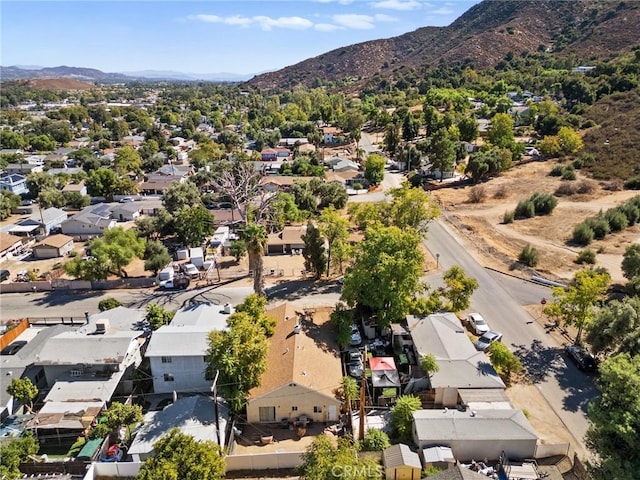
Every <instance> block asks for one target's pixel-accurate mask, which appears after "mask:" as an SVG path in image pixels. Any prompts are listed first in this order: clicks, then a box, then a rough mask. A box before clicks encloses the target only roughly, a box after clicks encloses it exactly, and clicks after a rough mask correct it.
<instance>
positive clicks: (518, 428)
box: [413, 409, 538, 444]
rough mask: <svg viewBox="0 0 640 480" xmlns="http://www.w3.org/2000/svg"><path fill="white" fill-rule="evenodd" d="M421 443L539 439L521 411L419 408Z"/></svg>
mask: <svg viewBox="0 0 640 480" xmlns="http://www.w3.org/2000/svg"><path fill="white" fill-rule="evenodd" d="M413 419H414V423H415V428H416V433H417V435H418V440H419V441H420V443H422V444H424V443H434V444H438V443H445V444H446V443H447V442H450V441H455V440H486V441H491V440H534V441H535V440H537V439H538V436H537V435H536V433H535V431H534V430H533V427H532V426H531V424H530V423H529V421H528V420H527V418H526V417H525V416H524V414H523V413H522V411H520V410H513V409H508V410H478V411H477V412H473V411H465V412H461V411H459V410H455V409H453V410H444V411H443V410H418V411H416V412H413Z"/></svg>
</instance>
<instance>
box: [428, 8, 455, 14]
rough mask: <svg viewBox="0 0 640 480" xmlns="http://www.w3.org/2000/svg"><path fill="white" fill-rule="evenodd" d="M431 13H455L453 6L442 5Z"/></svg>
mask: <svg viewBox="0 0 640 480" xmlns="http://www.w3.org/2000/svg"><path fill="white" fill-rule="evenodd" d="M431 13H435V14H436V15H451V14H452V13H453V8H451V7H440V8H438V9H436V10H433V11H432V12H431Z"/></svg>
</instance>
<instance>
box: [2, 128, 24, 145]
mask: <svg viewBox="0 0 640 480" xmlns="http://www.w3.org/2000/svg"><path fill="white" fill-rule="evenodd" d="M0 145H2V148H8V149H11V150H18V149H23V148H25V147H26V146H27V141H26V140H25V138H24V135H22V134H20V133H17V132H12V131H11V130H8V129H6V128H3V129H1V130H0Z"/></svg>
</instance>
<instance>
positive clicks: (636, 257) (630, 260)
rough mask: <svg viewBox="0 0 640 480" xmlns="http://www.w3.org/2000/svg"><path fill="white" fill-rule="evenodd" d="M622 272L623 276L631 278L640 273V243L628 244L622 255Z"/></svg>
mask: <svg viewBox="0 0 640 480" xmlns="http://www.w3.org/2000/svg"><path fill="white" fill-rule="evenodd" d="M622 273H623V274H624V277H625V278H628V279H632V278H634V277H637V276H638V275H640V245H639V244H637V243H634V244H632V245H629V246H628V247H627V248H626V249H625V251H624V255H623V256H622Z"/></svg>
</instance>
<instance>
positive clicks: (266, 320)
mask: <svg viewBox="0 0 640 480" xmlns="http://www.w3.org/2000/svg"><path fill="white" fill-rule="evenodd" d="M266 307H267V299H266V298H265V297H264V295H258V294H257V293H252V294H250V295H248V296H247V298H245V299H244V300H243V301H242V303H239V304H238V305H237V306H236V312H238V313H246V314H247V315H248V316H249V317H250V318H251V321H252V322H253V323H255V324H258V325H260V326H261V327H262V329H263V330H264V333H265V335H266V336H267V337H270V336H271V335H273V333H274V331H275V328H276V320H275V319H274V318H273V317H270V316H269V315H267V313H266V311H265V309H266ZM232 318H233V315H232V316H231V317H229V321H228V323H229V326H231V325H232V324H233V322H234V320H233V319H232Z"/></svg>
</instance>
